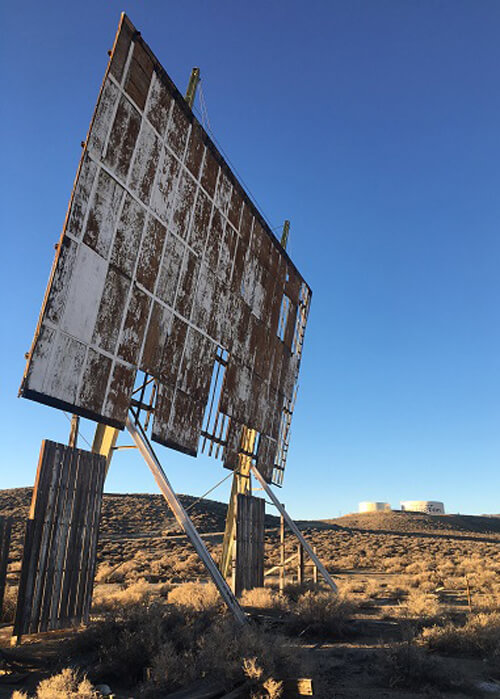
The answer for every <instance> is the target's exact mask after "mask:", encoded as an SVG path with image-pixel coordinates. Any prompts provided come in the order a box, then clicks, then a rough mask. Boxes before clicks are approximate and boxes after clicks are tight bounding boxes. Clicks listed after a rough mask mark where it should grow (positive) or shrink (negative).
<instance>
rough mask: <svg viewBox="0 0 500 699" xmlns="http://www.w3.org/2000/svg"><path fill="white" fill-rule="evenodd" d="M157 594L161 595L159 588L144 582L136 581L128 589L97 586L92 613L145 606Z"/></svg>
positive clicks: (113, 586) (114, 586) (110, 585)
mask: <svg viewBox="0 0 500 699" xmlns="http://www.w3.org/2000/svg"><path fill="white" fill-rule="evenodd" d="M158 594H161V588H160V587H159V586H157V585H156V586H155V585H151V584H150V583H147V582H146V581H145V580H138V581H137V582H135V583H132V584H131V585H129V586H128V587H121V586H118V585H114V584H109V585H98V586H97V587H96V588H95V590H94V594H93V611H94V612H95V613H106V612H108V613H109V612H112V611H113V610H115V609H117V608H119V607H129V606H132V605H136V604H147V603H149V602H150V601H151V599H152V598H153V597H154V596H156V595H158Z"/></svg>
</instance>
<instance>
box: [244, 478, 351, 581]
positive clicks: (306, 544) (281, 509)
mask: <svg viewBox="0 0 500 699" xmlns="http://www.w3.org/2000/svg"><path fill="white" fill-rule="evenodd" d="M250 470H251V472H252V473H253V474H254V476H255V478H256V479H257V480H258V481H259V483H260V485H261V486H262V488H263V490H264V491H265V492H266V493H267V495H269V497H270V499H271V501H272V503H273V505H274V506H275V507H276V508H277V510H278V511H279V513H280V514H281V515H283V518H284V519H285V522H286V523H287V524H288V526H289V527H290V529H291V530H292V532H293V533H294V534H295V536H296V537H297V539H298V540H299V541H300V543H301V544H302V546H303V547H304V548H305V550H306V551H307V553H308V554H309V557H310V558H311V560H312V561H313V562H314V563H315V565H316V567H317V569H318V570H319V572H320V573H321V575H322V576H323V578H324V580H325V582H326V584H327V585H328V586H329V587H331V589H332V590H333V591H334V592H337V586H336V585H335V583H334V582H333V580H332V577H331V575H330V573H329V572H328V571H327V569H326V568H325V566H324V565H323V564H322V563H321V561H320V560H319V558H318V557H317V555H316V554H315V553H314V551H313V549H312V546H311V545H310V544H309V542H308V541H307V540H306V539H305V538H304V536H303V534H302V533H301V531H300V530H299V528H298V527H297V525H296V524H295V522H294V521H293V519H292V518H291V517H290V515H289V514H288V512H287V511H286V510H285V508H284V507H283V505H282V504H281V503H280V501H279V500H278V498H277V497H276V495H275V494H274V493H273V491H272V489H271V487H270V486H269V484H268V483H267V482H266V481H265V480H264V477H263V476H262V474H261V473H260V471H259V470H258V469H257V468H256V467H255V466H253V465H252V466H251V469H250Z"/></svg>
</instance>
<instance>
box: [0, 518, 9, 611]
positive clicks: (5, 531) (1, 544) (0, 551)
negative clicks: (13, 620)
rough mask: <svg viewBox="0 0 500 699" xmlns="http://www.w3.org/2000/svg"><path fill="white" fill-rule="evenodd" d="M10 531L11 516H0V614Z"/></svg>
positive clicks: (7, 561) (5, 580) (5, 579)
mask: <svg viewBox="0 0 500 699" xmlns="http://www.w3.org/2000/svg"><path fill="white" fill-rule="evenodd" d="M11 533H12V518H11V517H0V615H1V612H2V607H3V598H4V595H5V585H6V583H7V566H8V564H9V550H10V536H11Z"/></svg>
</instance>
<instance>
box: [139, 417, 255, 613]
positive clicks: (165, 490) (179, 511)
mask: <svg viewBox="0 0 500 699" xmlns="http://www.w3.org/2000/svg"><path fill="white" fill-rule="evenodd" d="M126 427H127V430H128V431H129V432H130V435H131V437H132V439H133V440H134V442H135V444H136V445H137V447H138V449H139V451H140V452H141V455H142V457H143V458H144V461H145V462H146V463H147V465H148V466H149V468H150V470H151V473H152V474H153V476H154V479H155V481H156V483H157V485H158V487H159V488H160V490H161V492H162V495H163V497H164V498H165V500H166V501H167V504H168V506H169V507H170V509H171V510H172V512H173V514H174V517H175V519H176V520H177V522H178V523H179V524H180V525H181V527H182V528H183V530H184V532H185V533H186V535H187V537H188V539H189V540H190V541H191V543H192V544H193V546H194V548H195V550H196V553H197V554H198V556H199V557H200V558H201V560H202V562H203V563H204V565H205V568H206V569H207V571H208V573H209V574H210V576H211V578H212V580H213V581H214V583H215V585H216V586H217V588H218V590H219V592H220V594H221V597H222V599H223V600H224V602H225V603H226V604H227V606H228V608H229V610H230V611H231V612H232V613H233V616H234V618H235V619H236V621H237V622H238V623H239V624H242V625H243V624H246V623H247V620H246V617H245V614H244V612H243V610H242V608H241V607H240V605H239V604H238V601H237V599H236V597H235V596H234V594H233V593H232V592H231V589H230V588H229V585H228V584H227V582H226V581H225V580H224V578H223V577H222V575H221V573H220V571H219V569H218V568H217V566H216V564H215V561H214V560H213V558H212V556H211V555H210V554H209V552H208V549H207V547H206V546H205V543H204V541H203V539H202V538H201V536H200V535H199V533H198V530H197V529H196V527H195V526H194V524H193V523H192V521H191V519H190V518H189V516H188V514H187V512H186V510H185V509H184V508H183V506H182V504H181V502H180V500H179V498H178V497H177V495H176V494H175V492H174V490H173V488H172V486H171V485H170V483H169V480H168V478H167V476H166V474H165V472H164V470H163V469H162V467H161V464H160V462H159V461H158V457H157V456H156V454H155V453H154V451H153V448H152V446H151V444H150V443H149V440H148V439H147V437H146V435H145V434H144V433H143V431H142V430H141V431H139V430H140V429H141V428H140V426H139V429H138V428H137V427H136V425H135V424H134V423H133V421H132V420H131V419H130V417H127V422H126Z"/></svg>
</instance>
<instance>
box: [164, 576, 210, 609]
mask: <svg viewBox="0 0 500 699" xmlns="http://www.w3.org/2000/svg"><path fill="white" fill-rule="evenodd" d="M168 602H169V604H174V605H176V606H177V607H181V608H183V609H190V610H192V611H195V612H205V611H211V610H215V611H217V610H219V609H221V608H222V599H221V596H220V593H219V591H218V590H217V588H216V587H215V585H214V584H213V583H206V584H203V583H184V584H182V585H179V586H178V587H175V588H174V589H173V590H171V591H170V592H169V593H168Z"/></svg>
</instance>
